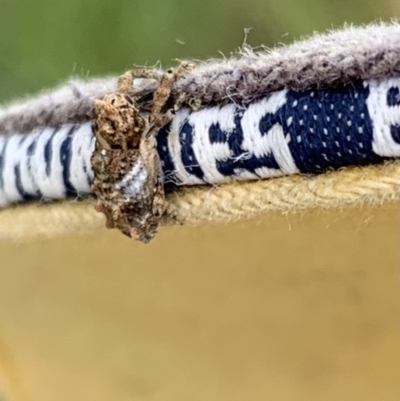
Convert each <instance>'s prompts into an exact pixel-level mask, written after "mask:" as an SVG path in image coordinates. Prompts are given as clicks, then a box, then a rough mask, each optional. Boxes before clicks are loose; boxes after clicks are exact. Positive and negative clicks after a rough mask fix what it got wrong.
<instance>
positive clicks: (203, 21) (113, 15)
mask: <svg viewBox="0 0 400 401" xmlns="http://www.w3.org/2000/svg"><path fill="white" fill-rule="evenodd" d="M399 16H400V2H399V1H398V0H380V1H376V0H246V1H240V0H197V1H194V0H158V1H156V0H64V1H60V0H58V1H55V0H0V54H1V57H0V88H1V91H0V102H4V101H8V100H10V99H12V98H15V97H18V96H21V95H23V94H28V93H34V92H36V91H38V90H39V89H41V88H45V87H51V86H53V85H55V84H58V83H60V82H62V80H64V79H66V78H67V77H68V76H70V75H72V74H74V75H78V76H88V75H90V76H95V75H96V76H98V75H106V74H115V73H120V72H121V71H123V70H125V69H127V68H129V67H131V66H132V65H133V64H147V65H152V64H154V63H155V62H157V61H158V60H159V61H161V62H162V63H163V65H167V64H171V63H172V62H173V60H174V59H175V58H181V59H182V58H195V59H204V58H208V57H215V56H219V52H222V53H223V54H225V55H229V53H230V52H232V51H234V50H235V49H237V48H238V47H239V46H240V45H241V44H242V43H243V40H244V30H245V28H252V29H251V32H250V34H249V36H248V39H247V42H248V43H249V44H250V45H252V46H258V45H261V44H264V45H267V46H271V45H273V44H274V43H277V42H283V43H288V42H291V41H293V40H294V39H295V38H298V37H300V36H302V35H309V34H311V33H312V32H313V31H321V30H325V29H328V28H331V27H340V26H342V25H343V24H344V23H346V22H347V23H355V24H360V23H368V22H371V21H374V20H390V19H391V18H395V17H399Z"/></svg>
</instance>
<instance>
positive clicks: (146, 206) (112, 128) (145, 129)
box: [91, 64, 188, 242]
mask: <svg viewBox="0 0 400 401" xmlns="http://www.w3.org/2000/svg"><path fill="white" fill-rule="evenodd" d="M187 68H188V65H187V64H185V65H183V66H182V65H181V66H180V67H178V69H177V70H173V71H169V72H167V73H165V74H164V75H163V76H162V78H161V79H160V80H159V84H158V86H157V87H156V89H155V91H154V94H153V102H152V104H151V107H150V110H149V107H148V105H145V104H144V103H143V102H142V99H140V98H139V97H138V96H137V95H136V94H135V92H134V88H133V80H134V78H137V77H139V78H153V79H154V72H153V71H152V70H140V71H129V72H127V73H125V74H124V75H122V76H121V77H120V79H119V82H118V91H117V93H115V94H110V95H107V96H105V97H104V98H103V99H101V100H95V102H94V117H93V132H94V135H95V137H96V145H95V150H94V152H93V155H92V159H91V161H92V168H93V172H94V181H93V192H94V193H95V194H96V196H97V205H96V210H97V211H99V212H102V213H104V214H105V216H106V218H107V223H106V225H107V227H109V228H118V229H119V230H121V231H122V232H123V233H124V234H126V235H128V236H130V237H132V238H135V239H138V240H140V241H142V242H149V241H150V240H151V239H152V238H153V237H154V236H155V234H156V233H157V228H158V225H159V222H160V219H161V216H162V214H163V212H164V211H165V208H166V201H165V195H164V184H163V177H162V171H161V165H160V160H159V156H158V153H157V151H156V140H155V135H154V134H155V131H156V130H157V129H158V128H160V127H161V126H163V125H165V124H167V123H168V122H169V121H170V120H171V119H172V118H173V115H174V110H173V109H171V108H170V107H167V103H172V104H173V105H174V106H175V107H176V104H177V103H176V102H170V100H171V87H172V84H173V82H174V80H175V79H176V77H177V76H178V75H179V74H180V73H181V72H183V71H186V70H187Z"/></svg>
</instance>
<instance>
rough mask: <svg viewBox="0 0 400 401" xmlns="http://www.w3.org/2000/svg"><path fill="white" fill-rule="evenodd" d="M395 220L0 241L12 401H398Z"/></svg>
mask: <svg viewBox="0 0 400 401" xmlns="http://www.w3.org/2000/svg"><path fill="white" fill-rule="evenodd" d="M399 212H400V208H399V207H398V206H394V205H387V206H384V207H376V208H363V209H361V210H357V209H351V210H344V211H342V212H339V211H338V210H331V211H329V212H327V211H324V212H322V211H318V210H314V211H313V212H307V213H304V214H297V215H294V216H292V215H288V216H286V217H285V216H275V217H273V216H270V217H268V218H267V217H263V218H262V219H259V220H257V221H247V222H241V223H232V224H229V225H225V226H223V225H202V226H200V227H190V226H184V227H178V226H175V227H163V228H161V230H160V233H159V235H158V236H157V238H156V239H155V240H154V242H152V243H151V244H149V245H147V246H144V245H142V244H139V243H135V242H133V241H130V240H129V239H127V238H124V237H123V236H122V235H120V234H119V233H117V232H106V231H100V232H98V233H97V234H93V235H86V236H79V237H65V238H61V239H54V240H47V241H44V240H43V241H41V242H40V241H36V242H32V243H27V244H24V245H22V244H20V245H18V244H10V243H0V254H1V259H0V263H1V264H0V382H1V383H2V384H3V385H4V389H5V390H6V391H7V393H8V394H9V395H10V400H12V401H20V400H22V401H25V400H31V401H64V400H65V401H71V400H74V401H81V400H82V401H87V400H96V401H114V400H118V401H125V400H152V401H153V400H154V401H159V400H160V401H161V400H162V401H181V400H182V401H187V400H199V401H203V400H204V401H206V400H207V401H208V400H221V401H225V400H227V401H228V400H229V401H235V400H238V401H239V400H240V401H242V400H252V401H258V400H260V401H261V400H274V401H286V400H300V401H302V400H304V401H306V400H307V401H314V400H315V401H317V400H318V401H319V400H324V401H331V400H332V401H333V400H335V401H336V400H340V401H343V400H352V401H353V400H365V401H368V400H373V401H376V400H385V401H391V400H398V399H399V396H400V383H399V377H400V366H399V365H400V362H399V356H400V342H399V338H400V336H399V335H400V324H399V323H400V322H399V319H400V318H399V316H400V313H399V312H400V306H399V290H400V287H399V267H400V250H399V245H400V213H399Z"/></svg>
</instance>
